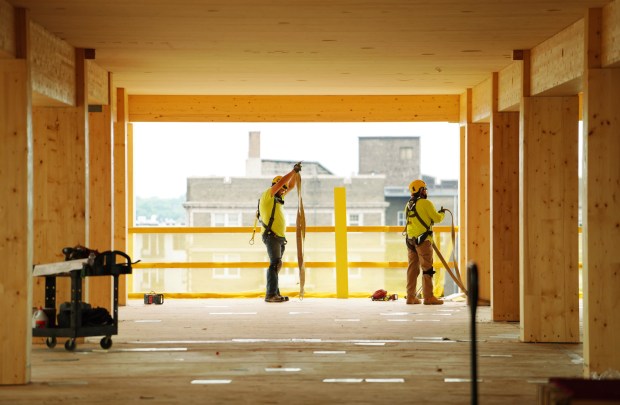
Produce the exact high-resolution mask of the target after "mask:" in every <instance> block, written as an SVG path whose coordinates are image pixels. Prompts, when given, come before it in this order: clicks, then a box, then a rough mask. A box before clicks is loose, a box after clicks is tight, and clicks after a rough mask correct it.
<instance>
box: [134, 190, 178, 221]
mask: <svg viewBox="0 0 620 405" xmlns="http://www.w3.org/2000/svg"><path fill="white" fill-rule="evenodd" d="M184 202H185V195H181V196H179V197H176V198H159V197H148V198H143V197H136V223H137V222H138V218H140V217H144V218H145V219H147V220H150V219H151V218H156V219H157V222H158V223H163V222H165V221H174V222H175V223H176V225H184V224H185V208H183V203H184Z"/></svg>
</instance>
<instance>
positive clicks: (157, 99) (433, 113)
mask: <svg viewBox="0 0 620 405" xmlns="http://www.w3.org/2000/svg"><path fill="white" fill-rule="evenodd" d="M128 119H129V121H130V122H140V121H142V122H354V121H363V122H364V121H365V122H441V121H444V122H445V121H447V122H458V120H459V96H456V95H436V96H154V95H151V96H149V95H130V96H129V116H128Z"/></svg>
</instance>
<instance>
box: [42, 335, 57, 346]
mask: <svg viewBox="0 0 620 405" xmlns="http://www.w3.org/2000/svg"><path fill="white" fill-rule="evenodd" d="M45 344H46V345H47V347H49V348H50V349H53V348H54V347H56V336H52V337H48V338H47V339H45Z"/></svg>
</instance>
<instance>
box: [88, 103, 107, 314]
mask: <svg viewBox="0 0 620 405" xmlns="http://www.w3.org/2000/svg"><path fill="white" fill-rule="evenodd" d="M93 110H94V111H92V112H89V114H88V117H89V123H88V128H89V148H88V149H89V174H90V179H89V183H90V199H89V202H90V211H89V212H90V219H89V224H90V238H89V239H90V246H91V247H92V248H95V249H97V250H99V251H100V252H101V251H105V250H111V249H112V183H111V182H112V153H111V152H112V145H111V144H112V121H111V113H110V106H108V105H102V106H97V108H94V109H93ZM89 287H90V290H89V297H88V298H89V303H90V304H91V305H92V306H97V307H104V308H107V309H108V310H109V311H110V313H112V278H111V277H91V278H89Z"/></svg>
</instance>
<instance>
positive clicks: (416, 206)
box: [405, 179, 445, 305]
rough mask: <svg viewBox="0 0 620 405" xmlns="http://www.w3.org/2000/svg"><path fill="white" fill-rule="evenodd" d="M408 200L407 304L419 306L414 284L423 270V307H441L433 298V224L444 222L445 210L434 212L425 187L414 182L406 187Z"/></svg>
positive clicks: (406, 212) (406, 209)
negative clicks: (408, 192)
mask: <svg viewBox="0 0 620 405" xmlns="http://www.w3.org/2000/svg"><path fill="white" fill-rule="evenodd" d="M409 191H410V192H411V199H410V200H409V202H407V205H406V206H405V218H406V220H407V225H406V228H405V231H406V243H407V259H408V263H409V264H408V266H407V304H419V303H420V300H419V299H418V297H417V296H416V293H417V290H416V284H417V281H418V276H419V275H420V266H421V267H422V289H423V294H424V304H426V305H441V304H443V301H442V300H440V299H438V298H435V296H433V274H435V270H434V269H433V246H432V245H431V243H432V238H433V224H435V223H436V222H441V221H443V218H444V215H445V210H444V209H443V207H442V208H441V209H440V210H439V211H437V210H436V209H435V205H433V203H432V202H431V201H430V200H428V196H427V194H426V193H427V190H426V183H425V182H424V181H422V180H419V179H418V180H414V181H412V182H411V183H410V184H409Z"/></svg>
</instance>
